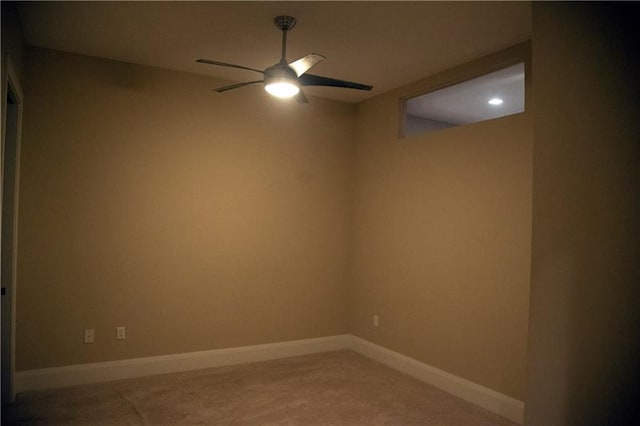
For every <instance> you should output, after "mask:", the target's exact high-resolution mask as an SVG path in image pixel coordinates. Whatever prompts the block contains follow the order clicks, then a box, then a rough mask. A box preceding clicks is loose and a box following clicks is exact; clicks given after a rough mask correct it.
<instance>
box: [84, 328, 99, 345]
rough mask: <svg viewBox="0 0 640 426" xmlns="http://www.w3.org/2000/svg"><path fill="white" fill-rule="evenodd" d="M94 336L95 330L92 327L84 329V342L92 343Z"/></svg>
mask: <svg viewBox="0 0 640 426" xmlns="http://www.w3.org/2000/svg"><path fill="white" fill-rule="evenodd" d="M95 337H96V331H95V330H94V329H93V328H86V329H85V330H84V342H85V343H93V342H94V340H95Z"/></svg>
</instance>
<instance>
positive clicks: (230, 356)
mask: <svg viewBox="0 0 640 426" xmlns="http://www.w3.org/2000/svg"><path fill="white" fill-rule="evenodd" d="M350 339H351V336H350V335H348V334H343V335H337V336H328V337H319V338H314V339H304V340H292V341H287V342H278V343H267V344H264V345H254V346H240V347H235V348H227V349H214V350H209V351H198V352H187V353H182V354H175V355H161V356H152V357H147V358H133V359H124V360H120V361H107V362H96V363H90V364H78V365H68V366H64V367H52V368H42V369H38V370H26V371H18V372H16V379H15V391H16V393H20V392H25V391H30V390H38V389H53V388H61V387H65V386H75V385H83V384H89V383H100V382H107V381H112V380H121V379H130V378H134V377H143V376H153V375H156V374H166V373H176V372H180V371H189V370H198V369H203V368H211V367H222V366H225V365H235V364H244V363H248V362H258V361H267V360H271V359H278V358H287V357H291V356H298V355H307V354H311V353H316V352H327V351H333V350H339V349H346V348H348V347H349V342H350Z"/></svg>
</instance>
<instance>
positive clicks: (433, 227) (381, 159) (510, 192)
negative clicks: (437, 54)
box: [351, 45, 532, 399]
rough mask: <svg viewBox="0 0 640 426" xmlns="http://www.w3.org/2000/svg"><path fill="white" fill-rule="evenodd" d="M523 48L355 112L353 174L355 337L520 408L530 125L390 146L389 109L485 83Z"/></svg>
mask: <svg viewBox="0 0 640 426" xmlns="http://www.w3.org/2000/svg"><path fill="white" fill-rule="evenodd" d="M528 48H529V46H528V45H521V46H518V47H517V48H514V49H510V50H508V51H505V52H501V53H499V54H497V55H494V56H492V57H488V58H485V59H483V60H480V61H476V62H475V63H472V64H467V65H464V66H461V67H459V68H456V69H454V70H451V71H450V72H447V73H444V74H441V75H437V76H434V77H432V78H429V79H427V80H425V81H422V82H418V83H416V84H413V85H410V86H407V87H404V88H401V89H398V90H396V91H393V92H390V93H388V94H385V95H382V96H378V97H376V98H373V99H371V100H369V101H366V102H364V103H362V104H360V105H359V106H358V111H357V125H356V141H357V145H356V146H357V148H356V162H355V169H354V176H355V197H354V214H353V232H354V241H353V253H352V255H353V267H352V275H353V278H352V279H353V288H352V293H351V303H352V310H351V314H352V315H351V321H352V324H351V326H352V332H353V333H354V334H356V335H358V336H361V337H363V338H365V339H367V340H370V341H373V342H375V343H378V344H380V345H383V346H385V347H388V348H390V349H392V350H395V351H398V352H400V353H403V354H405V355H408V356H410V357H413V358H415V359H418V360H420V361H423V362H425V363H427V364H429V365H432V366H435V367H437V368H440V369H443V370H445V371H448V372H450V373H452V374H455V375H458V376H460V377H463V378H465V379H468V380H471V381H473V382H476V383H479V384H481V385H484V386H487V387H489V388H491V389H494V390H496V391H498V392H502V393H505V394H507V395H510V396H513V397H515V398H519V399H522V398H523V394H524V381H525V380H524V379H525V365H526V336H527V318H528V301H529V299H528V295H529V258H530V228H531V149H532V148H531V145H532V116H531V113H530V112H526V113H523V114H518V115H514V116H510V117H504V118H500V119H496V120H491V121H486V122H482V123H477V124H473V125H468V126H464V127H456V128H452V129H447V130H443V131H440V132H434V133H428V134H423V135H416V136H411V137H407V138H404V139H399V137H398V129H399V123H398V117H399V114H398V110H399V102H398V98H399V97H406V96H410V95H415V94H416V92H419V91H421V90H422V91H424V90H426V89H428V88H432V87H438V86H441V85H443V84H445V83H447V82H448V81H451V80H455V79H457V78H463V77H468V76H471V75H474V74H476V75H477V73H478V72H480V73H482V72H487V71H491V70H492V69H491V67H492V66H494V67H495V66H496V65H499V64H504V63H509V62H510V61H513V60H514V58H522V57H527V56H528ZM511 63H513V62H511ZM373 314H378V315H379V316H380V325H379V327H378V328H375V327H373V325H372V315H373Z"/></svg>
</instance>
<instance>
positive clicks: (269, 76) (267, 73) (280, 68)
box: [264, 64, 298, 86]
mask: <svg viewBox="0 0 640 426" xmlns="http://www.w3.org/2000/svg"><path fill="white" fill-rule="evenodd" d="M285 81H286V82H287V83H291V84H295V85H296V86H298V75H297V74H296V72H295V71H294V70H292V69H291V68H290V67H289V66H287V65H282V64H275V65H273V66H271V67H269V68H267V69H266V70H264V84H265V85H267V84H271V83H277V82H285Z"/></svg>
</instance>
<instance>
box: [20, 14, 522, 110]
mask: <svg viewBox="0 0 640 426" xmlns="http://www.w3.org/2000/svg"><path fill="white" fill-rule="evenodd" d="M18 10H19V15H20V21H21V25H22V28H23V32H24V36H25V39H26V42H27V44H29V45H34V46H40V47H46V48H51V49H58V50H64V51H68V52H74V53H80V54H84V55H90V56H98V57H103V58H109V59H115V60H119V61H125V62H131V63H136V64H142V65H151V66H156V67H162V68H167V69H172V70H178V71H186V72H190V73H195V74H202V75H208V76H211V77H215V78H217V79H222V80H226V81H230V82H236V81H244V80H254V79H255V75H254V73H252V72H249V71H244V70H237V69H229V68H224V67H216V66H212V65H205V64H198V63H196V62H195V60H196V59H197V58H206V59H213V60H218V61H222V62H230V63H235V64H240V65H245V66H249V67H252V68H259V69H264V68H266V67H268V66H270V65H273V64H274V63H275V62H277V61H278V59H279V56H280V43H281V39H280V37H281V35H280V32H279V30H278V29H277V28H276V27H275V26H274V25H273V22H272V21H273V17H274V16H277V15H283V14H288V15H292V16H294V17H296V18H297V20H298V24H297V26H296V27H295V28H294V29H293V30H292V31H291V32H290V33H289V35H288V55H287V56H288V59H289V60H294V59H297V58H298V57H301V56H304V55H306V54H307V53H311V52H313V53H320V54H322V55H324V56H326V59H325V60H324V61H323V62H321V63H320V64H318V65H317V66H316V67H314V68H313V70H312V71H311V73H313V74H317V75H323V76H326V77H333V78H338V79H344V80H350V81H356V82H360V83H365V84H371V85H373V86H374V89H373V91H372V92H361V91H355V90H350V89H337V88H329V87H314V88H311V87H309V88H306V89H305V91H306V93H307V94H310V95H312V96H320V97H325V98H330V99H335V100H339V101H345V102H352V103H355V102H359V101H361V100H364V99H366V98H368V97H371V96H374V95H376V94H380V93H383V92H386V91H388V90H390V89H393V88H396V87H399V86H402V85H405V84H407V83H410V82H413V81H417V80H420V79H422V78H425V77H427V76H429V75H431V74H434V73H437V72H440V71H443V70H445V69H447V68H450V67H452V66H455V65H458V64H461V63H464V62H467V61H470V60H473V59H476V58H478V57H481V56H483V55H486V54H489V53H492V52H494V51H497V50H500V49H502V48H505V47H509V46H511V45H514V44H516V43H519V42H522V41H525V40H528V39H529V38H530V37H531V4H530V3H529V2H401V1H392V2H365V1H358V2H324V1H323V2H296V1H291V2H268V1H267V2H244V1H240V2H212V1H211V2H182V1H178V2H146V1H143V2H53V1H52V2H21V3H20V4H19V5H18ZM219 83H220V82H219V81H215V82H214V81H212V87H213V86H214V85H217V84H219ZM237 90H259V86H257V87H256V86H253V87H246V88H242V89H237ZM260 90H261V89H260ZM216 96H233V92H229V93H224V94H220V95H216Z"/></svg>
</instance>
